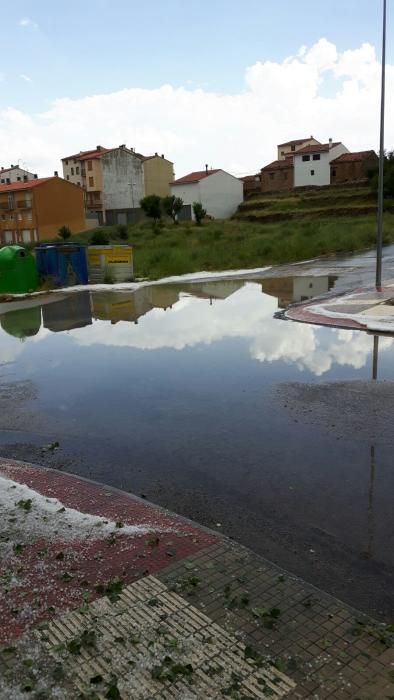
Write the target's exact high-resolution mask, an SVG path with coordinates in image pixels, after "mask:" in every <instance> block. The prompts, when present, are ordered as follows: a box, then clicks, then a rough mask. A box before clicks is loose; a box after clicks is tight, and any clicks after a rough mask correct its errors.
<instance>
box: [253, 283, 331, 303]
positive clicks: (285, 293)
mask: <svg viewBox="0 0 394 700" xmlns="http://www.w3.org/2000/svg"><path fill="white" fill-rule="evenodd" d="M337 279H338V277H336V276H335V275H321V276H319V277H312V276H310V275H300V276H299V277H266V278H264V279H262V280H260V284H261V289H262V291H263V292H264V294H269V295H270V296H273V297H276V298H277V299H278V306H279V308H280V309H284V308H286V307H287V306H289V304H294V302H297V301H307V300H308V299H312V298H313V297H318V296H322V295H323V294H327V292H329V291H330V290H331V289H332V288H333V286H334V284H335V282H336V280H337Z"/></svg>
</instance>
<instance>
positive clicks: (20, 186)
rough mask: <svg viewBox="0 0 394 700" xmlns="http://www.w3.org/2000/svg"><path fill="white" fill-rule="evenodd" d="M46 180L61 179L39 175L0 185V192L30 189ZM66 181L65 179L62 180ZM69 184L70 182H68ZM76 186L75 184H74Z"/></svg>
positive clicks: (59, 178)
mask: <svg viewBox="0 0 394 700" xmlns="http://www.w3.org/2000/svg"><path fill="white" fill-rule="evenodd" d="M48 180H63V178H61V177H55V176H54V177H40V178H37V179H36V180H27V181H26V182H11V183H9V184H8V185H0V194H1V193H2V192H15V191H16V192H18V191H19V190H31V189H32V187H38V185H42V184H43V183H44V182H48ZM63 182H67V180H63ZM68 184H71V183H68ZM75 186H76V187H77V185H75Z"/></svg>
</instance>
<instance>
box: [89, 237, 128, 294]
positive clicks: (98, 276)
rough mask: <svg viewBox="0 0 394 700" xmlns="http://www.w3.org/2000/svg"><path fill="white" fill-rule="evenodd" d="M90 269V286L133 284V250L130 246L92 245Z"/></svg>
mask: <svg viewBox="0 0 394 700" xmlns="http://www.w3.org/2000/svg"><path fill="white" fill-rule="evenodd" d="M88 268H89V282H90V284H100V283H104V284H105V283H106V284H113V283H114V282H132V281H133V279H134V269H133V249H132V247H131V246H129V245H91V246H89V247H88Z"/></svg>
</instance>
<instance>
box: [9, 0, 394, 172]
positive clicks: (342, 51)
mask: <svg viewBox="0 0 394 700" xmlns="http://www.w3.org/2000/svg"><path fill="white" fill-rule="evenodd" d="M388 5H389V8H388V9H389V18H388V19H389V21H388V29H387V36H388V54H387V60H388V64H389V65H388V70H387V119H386V124H387V132H386V146H387V147H388V148H393V147H394V42H393V41H392V40H391V37H392V36H393V34H394V32H393V31H392V28H393V19H392V15H393V14H394V2H389V3H388ZM381 6H382V0H298V1H296V0H246V1H244V2H241V0H149V1H148V2H145V3H143V2H141V0H139V1H138V2H136V0H57V1H56V0H18V2H17V3H16V2H14V3H11V2H7V3H6V2H3V3H2V8H1V23H2V30H3V31H2V61H1V65H0V154H1V160H2V162H1V163H0V165H7V164H10V163H12V162H16V161H20V162H23V163H25V164H26V166H27V167H29V168H30V169H31V170H32V171H33V172H38V173H40V174H41V175H43V174H44V175H45V174H48V173H50V172H51V171H53V170H58V169H59V168H60V159H61V157H62V156H64V155H67V154H68V153H71V152H75V151H78V150H85V149H89V148H94V147H95V146H96V145H97V144H102V145H104V146H108V147H110V146H115V145H118V144H121V143H125V144H126V145H128V146H129V147H135V148H136V149H137V150H138V151H140V152H143V153H147V154H149V153H154V152H156V151H157V152H160V153H165V155H166V156H167V157H169V158H170V160H172V161H173V162H174V163H175V172H176V174H177V175H182V174H185V173H186V172H188V171H191V170H199V169H201V168H203V167H204V165H205V163H208V164H209V165H211V166H212V167H222V168H224V169H226V170H228V171H229V172H232V173H233V174H235V175H244V174H247V173H251V172H256V171H257V170H259V169H260V168H261V167H262V166H263V165H266V164H267V163H268V162H270V161H272V160H273V159H274V157H275V153H276V152H275V144H277V143H281V142H283V141H286V140H288V139H290V138H300V137H304V136H309V135H310V134H313V135H314V136H315V137H316V138H318V139H319V140H321V141H327V140H328V138H329V137H333V138H334V140H338V141H342V142H343V143H345V145H346V146H348V148H349V149H351V150H362V149H367V148H374V149H377V148H378V142H379V139H378V123H379V120H378V114H379V83H380V65H379V62H380V41H381V21H382V17H381V10H382V7H381ZM301 47H304V48H303V50H302V51H300V49H301ZM291 57H292V58H291ZM163 86H167V87H163Z"/></svg>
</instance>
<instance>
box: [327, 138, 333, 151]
mask: <svg viewBox="0 0 394 700" xmlns="http://www.w3.org/2000/svg"><path fill="white" fill-rule="evenodd" d="M328 148H329V149H330V150H331V148H332V139H331V138H330V139H328Z"/></svg>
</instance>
